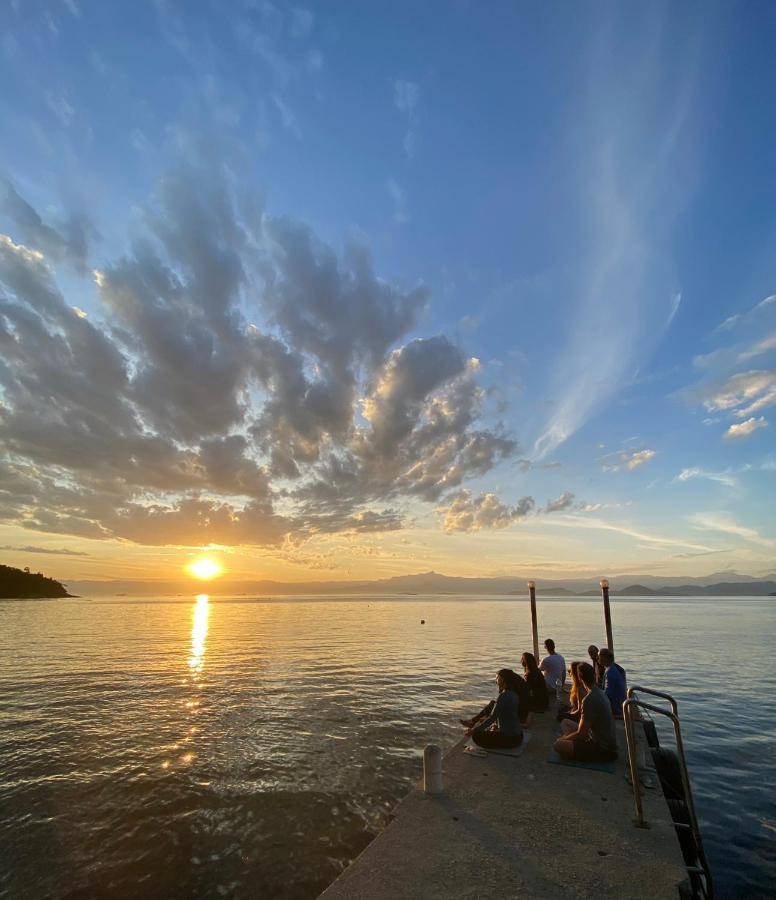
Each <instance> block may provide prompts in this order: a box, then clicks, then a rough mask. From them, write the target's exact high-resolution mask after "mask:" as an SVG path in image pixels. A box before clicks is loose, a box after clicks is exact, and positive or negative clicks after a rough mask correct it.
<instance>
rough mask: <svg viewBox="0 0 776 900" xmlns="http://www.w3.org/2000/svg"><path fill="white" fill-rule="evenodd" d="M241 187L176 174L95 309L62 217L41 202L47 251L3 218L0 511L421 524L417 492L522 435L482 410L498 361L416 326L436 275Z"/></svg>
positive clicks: (507, 450)
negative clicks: (409, 518)
mask: <svg viewBox="0 0 776 900" xmlns="http://www.w3.org/2000/svg"><path fill="white" fill-rule="evenodd" d="M230 184H231V180H230V178H229V177H227V174H226V173H225V172H222V171H220V170H219V168H218V166H212V165H210V166H209V167H207V168H206V169H205V168H199V167H196V166H189V167H186V166H181V167H180V168H179V169H178V170H177V171H176V172H175V174H174V175H171V176H169V177H168V178H165V179H163V180H162V181H161V182H160V184H159V186H158V189H157V190H156V192H155V194H154V196H153V197H152V199H151V201H150V202H149V203H148V204H147V206H146V207H145V209H144V210H143V212H142V219H141V222H142V226H143V227H142V229H141V231H140V233H139V234H138V236H137V238H136V240H135V241H134V243H133V244H131V245H130V246H129V248H128V250H127V252H126V253H125V254H124V255H123V256H120V257H117V258H112V259H107V260H106V261H105V262H103V263H102V264H101V267H100V269H99V270H95V271H94V274H93V278H94V284H95V287H96V293H97V297H98V300H99V304H100V308H99V314H98V315H94V316H92V315H89V316H83V315H81V314H80V311H79V307H77V306H76V304H75V303H73V302H71V301H69V299H68V298H67V297H66V296H65V294H64V293H63V292H62V290H61V288H60V286H59V284H58V282H57V274H56V269H55V268H54V267H53V263H54V262H56V261H58V260H59V261H63V262H64V261H66V259H67V256H66V253H65V249H63V248H65V244H64V243H63V241H64V238H63V237H62V233H61V232H60V231H58V230H57V231H56V233H55V234H53V236H52V233H51V232H48V231H47V230H46V228H45V227H43V226H42V223H41V220H40V218H39V217H36V216H37V214H34V215H33V214H27V213H25V216H22V217H21V218H20V219H19V221H18V223H17V225H16V227H17V228H18V229H19V230H20V231H23V230H25V229H27V231H26V232H25V233H29V235H30V236H31V237H36V240H37V242H38V244H39V245H40V248H41V249H36V248H35V247H32V246H26V245H25V244H23V243H19V242H18V240H14V239H12V238H11V237H9V236H0V287H1V288H2V290H0V391H2V397H3V401H2V404H0V459H2V462H0V521H4V522H10V523H13V524H16V525H19V526H21V527H24V528H26V529H29V530H31V531H43V532H50V533H56V534H72V535H80V536H85V537H90V538H120V539H124V540H129V541H134V542H137V543H143V544H151V545H164V544H174V545H186V546H190V545H191V546H193V545H197V546H199V545H202V544H209V543H223V544H249V545H257V546H267V547H276V548H278V547H284V546H286V545H287V543H288V542H289V541H292V542H300V541H305V540H307V539H309V538H310V537H311V536H314V535H320V534H361V533H369V532H379V531H386V530H393V529H397V528H400V527H403V523H404V512H403V509H402V505H403V504H405V503H409V502H411V501H412V502H416V501H421V502H434V503H436V502H439V500H440V499H441V498H442V497H443V496H447V495H450V494H452V493H453V492H454V491H456V490H459V489H460V488H461V486H462V485H463V483H464V482H465V481H466V480H467V479H470V478H472V477H476V476H480V475H484V474H485V473H487V472H488V471H490V470H491V469H492V468H493V467H494V466H496V465H498V464H499V462H501V460H503V459H505V458H507V457H510V456H512V455H513V454H514V453H515V452H516V451H517V449H518V448H517V445H516V443H515V441H514V439H513V438H512V437H511V436H510V435H509V434H508V433H507V432H506V431H505V430H504V429H503V427H502V426H500V425H499V424H498V423H493V424H491V425H490V426H487V427H486V426H485V425H483V423H482V421H481V419H482V416H483V410H482V406H483V396H484V391H483V389H482V388H481V387H480V386H479V384H478V378H479V373H480V365H479V362H478V361H477V360H475V359H473V358H471V357H468V356H467V355H466V353H465V352H464V351H463V349H462V348H460V347H459V346H457V345H456V344H454V343H453V342H452V341H451V340H450V339H449V338H448V337H446V336H445V335H432V336H430V337H414V339H411V340H410V339H409V335H410V333H411V332H412V331H413V330H414V329H415V328H416V326H417V323H418V320H419V317H420V315H421V314H422V312H423V310H424V309H425V307H426V305H427V303H428V300H429V294H428V291H427V289H426V288H425V287H424V286H423V285H420V284H415V285H398V284H394V283H391V282H390V281H387V280H385V279H383V278H381V277H380V276H378V275H377V274H376V273H375V271H374V266H373V262H372V258H371V254H370V252H369V250H368V248H367V247H365V246H364V245H362V244H356V243H351V244H349V245H347V246H346V248H345V250H344V252H343V253H342V254H337V253H335V252H334V251H333V250H332V249H331V248H330V247H329V246H327V245H326V244H324V243H323V242H322V241H320V240H319V239H318V238H317V237H316V236H315V234H314V233H313V232H312V230H311V229H310V228H308V227H307V226H306V225H304V224H303V223H300V222H296V221H293V220H291V219H287V218H282V217H276V216H272V215H270V214H269V213H267V212H266V211H264V210H263V209H262V207H261V204H260V203H258V202H256V201H255V199H254V198H252V197H251V196H249V195H248V194H247V193H246V192H244V191H243V193H241V195H240V196H239V197H237V196H235V193H234V191H233V190H232V188H231V187H230ZM17 196H18V195H17ZM19 199H20V200H21V198H19ZM14 202H16V201H14ZM23 202H25V203H26V201H23ZM17 206H18V208H19V209H26V206H22V205H21V204H17ZM27 206H29V204H27ZM30 209H31V207H30ZM33 213H34V210H33ZM17 218H18V217H17ZM57 235H59V237H57ZM60 239H61V240H60ZM78 258H80V259H82V260H85V258H86V257H85V254H84V255H82V256H80V257H78ZM82 287H83V286H82V285H80V284H79V285H77V286H76V287H75V288H74V290H75V291H76V293H77V294H78V295H80V293H81V291H82Z"/></svg>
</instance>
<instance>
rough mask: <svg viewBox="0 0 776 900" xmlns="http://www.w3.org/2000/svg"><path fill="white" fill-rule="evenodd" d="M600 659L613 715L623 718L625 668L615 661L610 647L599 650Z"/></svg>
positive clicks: (625, 688)
mask: <svg viewBox="0 0 776 900" xmlns="http://www.w3.org/2000/svg"><path fill="white" fill-rule="evenodd" d="M598 659H599V660H600V661H601V665H602V666H603V668H604V685H603V687H604V693H605V694H606V696H607V697H608V698H609V703H611V705H612V715H614V717H615V719H621V718H622V705H623V703H624V702H625V696H626V694H627V685H626V682H625V669H623V667H622V666H618V665H617V663H616V662H615V661H614V653H612V651H611V650H610V649H609V648H608V647H602V648H601V649H600V650H599V651H598Z"/></svg>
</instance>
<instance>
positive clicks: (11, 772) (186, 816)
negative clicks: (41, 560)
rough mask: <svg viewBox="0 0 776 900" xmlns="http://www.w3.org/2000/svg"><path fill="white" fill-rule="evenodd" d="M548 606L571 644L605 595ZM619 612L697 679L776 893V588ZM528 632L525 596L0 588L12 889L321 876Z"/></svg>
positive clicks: (756, 887)
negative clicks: (88, 596)
mask: <svg viewBox="0 0 776 900" xmlns="http://www.w3.org/2000/svg"><path fill="white" fill-rule="evenodd" d="M539 615H540V634H541V637H542V638H544V637H548V636H551V637H553V638H554V639H555V641H556V642H557V645H558V649H559V650H560V652H561V653H563V654H564V655H565V657H566V660H567V661H569V662H570V661H571V660H572V659H577V658H583V657H584V654H585V648H586V647H587V645H588V644H589V643H591V642H593V643H598V644H602V643H604V641H603V639H602V631H603V623H602V616H601V610H600V605H599V603H598V602H596V601H592V600H587V599H585V600H583V599H579V600H569V601H546V602H543V603H542V602H541V601H540V606H539ZM613 617H614V629H615V631H614V635H615V643H616V649H617V658H618V660H619V661H620V662H621V663H622V664H623V665H624V666H625V667H626V668H627V669H628V673H629V678H630V681H631V683H637V682H638V683H642V684H646V685H648V686H654V687H656V688H658V689H661V690H665V691H668V692H670V693H672V694H674V695H675V696H676V697H677V698H678V700H679V704H680V713H681V716H682V722H683V724H684V728H685V735H686V741H687V744H688V749H689V754H690V762H691V776H692V781H693V784H694V787H695V790H696V800H697V804H698V807H699V813H700V816H701V819H702V825H703V834H704V840H705V844H706V849H707V853H708V855H709V856H710V858H711V861H712V864H713V866H714V872H715V877H716V887H717V892H718V895H719V896H720V897H734V896H740V897H744V896H746V897H752V896H763V897H764V896H772V890H773V884H774V879H776V807H775V804H776V800H775V799H774V798H775V794H776V792H775V791H774V785H776V763H775V762H774V760H776V667H775V666H774V664H773V646H774V642H775V641H776V603H775V602H772V601H768V600H747V599H735V600H718V599H715V600H687V599H678V600H652V599H650V600H643V601H638V600H619V601H616V602H615V605H614V608H613ZM422 619H423V620H425V624H421V620H422ZM524 649H530V620H529V609H528V604H527V602H525V601H524V600H522V599H519V600H517V599H514V598H512V599H507V598H483V599H465V600H464V599H457V598H456V599H451V598H440V597H408V598H381V599H353V598H349V599H342V600H332V599H331V598H325V599H322V598H308V599H304V600H299V599H294V600H285V601H274V602H273V601H268V600H248V599H246V598H239V599H233V600H227V599H220V598H219V599H211V600H210V601H208V600H207V599H206V598H200V599H199V600H197V599H195V598H194V597H193V596H192V597H191V598H187V599H180V598H179V599H174V600H169V599H158V600H148V599H142V600H141V599H132V598H112V599H107V598H105V599H94V600H91V601H89V600H59V601H38V602H26V603H25V602H3V603H0V895H1V896H4V897H6V896H7V897H13V898H16V897H19V898H35V900H39V898H45V897H56V898H63V897H68V898H76V897H111V898H114V897H115V898H121V897H137V896H142V897H144V898H194V897H197V898H203V897H218V896H224V897H285V898H308V897H315V896H316V895H317V893H318V892H320V891H321V890H322V889H323V888H324V887H326V885H327V884H328V883H329V882H330V881H332V880H333V879H334V878H335V877H336V875H337V874H338V873H339V872H340V871H341V870H342V869H343V867H344V866H346V865H347V863H348V862H349V861H350V860H351V859H353V857H354V856H356V854H358V853H359V851H360V850H362V849H363V847H364V846H365V845H366V844H367V843H368V842H369V840H370V839H371V838H372V837H373V836H374V834H375V833H376V832H377V831H378V830H379V829H380V828H381V826H382V825H383V824H384V822H385V818H386V814H387V813H388V811H389V810H390V809H391V808H392V807H393V805H394V804H395V802H396V801H397V800H398V799H399V798H401V797H402V796H403V795H404V794H405V793H406V791H407V789H408V788H409V786H410V785H411V784H412V782H413V781H414V780H415V779H416V778H417V777H418V775H419V772H420V767H421V762H420V756H419V754H420V753H421V752H422V748H423V746H424V745H425V744H426V743H428V742H430V741H434V742H439V743H441V744H442V745H443V746H450V745H451V744H452V743H453V742H454V741H455V740H456V739H457V737H458V735H459V733H460V728H459V727H458V726H457V724H456V723H457V720H458V718H459V717H460V716H461V715H463V714H467V715H468V714H470V713H471V712H472V711H473V710H474V709H475V707H476V705H477V703H478V702H480V701H483V700H486V699H488V698H489V697H490V696H491V694H492V692H493V687H492V685H493V677H494V674H495V671H496V670H497V669H498V668H500V667H502V666H515V667H517V666H516V664H517V660H518V659H519V655H520V653H521V652H522V651H523V650H524Z"/></svg>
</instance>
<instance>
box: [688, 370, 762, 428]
mask: <svg viewBox="0 0 776 900" xmlns="http://www.w3.org/2000/svg"><path fill="white" fill-rule="evenodd" d="M702 402H703V405H704V407H705V408H706V410H707V411H708V412H718V411H722V412H730V413H732V414H733V415H734V416H735V417H736V418H738V419H744V418H746V417H747V416H751V415H752V414H753V413H755V412H758V411H759V410H761V409H764V408H765V407H768V406H774V405H776V369H768V370H753V371H749V372H739V373H738V374H736V375H733V376H732V377H730V378H728V379H726V380H725V381H724V382H723V383H722V384H717V385H711V386H707V387H706V388H705V391H704V393H703V396H702Z"/></svg>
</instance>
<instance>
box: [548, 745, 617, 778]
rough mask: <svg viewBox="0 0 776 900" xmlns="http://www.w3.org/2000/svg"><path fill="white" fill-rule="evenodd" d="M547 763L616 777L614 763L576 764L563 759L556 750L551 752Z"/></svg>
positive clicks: (570, 760) (573, 761)
mask: <svg viewBox="0 0 776 900" xmlns="http://www.w3.org/2000/svg"><path fill="white" fill-rule="evenodd" d="M547 762H548V763H552V765H554V766H573V767H574V768H575V769H592V770H593V771H594V772H608V773H609V774H610V775H614V763H613V762H576V761H575V760H572V759H563V758H562V757H560V756H558V754H557V753H556V752H555V751H554V750H550V755H549V756H548V757H547Z"/></svg>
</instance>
